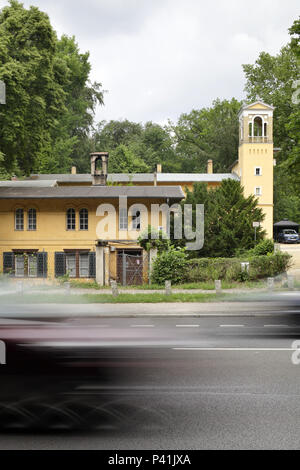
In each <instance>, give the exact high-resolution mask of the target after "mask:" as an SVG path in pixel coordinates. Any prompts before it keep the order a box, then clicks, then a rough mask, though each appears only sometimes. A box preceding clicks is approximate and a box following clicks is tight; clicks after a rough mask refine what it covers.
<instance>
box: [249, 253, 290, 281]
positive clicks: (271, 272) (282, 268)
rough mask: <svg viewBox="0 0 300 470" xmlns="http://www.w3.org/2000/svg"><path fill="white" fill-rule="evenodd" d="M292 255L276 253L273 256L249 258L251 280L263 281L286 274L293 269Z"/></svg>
mask: <svg viewBox="0 0 300 470" xmlns="http://www.w3.org/2000/svg"><path fill="white" fill-rule="evenodd" d="M291 258H292V257H291V255H289V254H288V253H281V252H276V253H274V254H273V255H272V254H270V253H269V254H268V255H263V256H253V257H251V258H249V262H250V269H249V277H250V279H252V280H253V279H261V278H266V277H273V276H277V275H278V274H282V273H284V272H286V271H287V270H288V269H289V268H290V267H291V264H292V263H291Z"/></svg>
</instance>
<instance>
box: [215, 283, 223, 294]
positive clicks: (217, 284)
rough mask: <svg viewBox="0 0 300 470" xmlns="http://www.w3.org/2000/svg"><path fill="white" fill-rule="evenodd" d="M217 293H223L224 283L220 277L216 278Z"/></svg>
mask: <svg viewBox="0 0 300 470" xmlns="http://www.w3.org/2000/svg"><path fill="white" fill-rule="evenodd" d="M215 289H216V294H222V283H221V281H220V279H217V280H215Z"/></svg>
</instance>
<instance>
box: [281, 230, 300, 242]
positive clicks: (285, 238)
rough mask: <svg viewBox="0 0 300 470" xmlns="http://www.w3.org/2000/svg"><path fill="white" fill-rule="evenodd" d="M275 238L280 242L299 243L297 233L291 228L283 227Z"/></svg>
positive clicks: (299, 239) (299, 238)
mask: <svg viewBox="0 0 300 470" xmlns="http://www.w3.org/2000/svg"><path fill="white" fill-rule="evenodd" d="M277 240H278V241H279V242H280V243H300V237H299V234H298V233H297V232H296V230H293V229H284V230H282V231H281V232H279V234H278V236H277Z"/></svg>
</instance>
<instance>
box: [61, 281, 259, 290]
mask: <svg viewBox="0 0 300 470" xmlns="http://www.w3.org/2000/svg"><path fill="white" fill-rule="evenodd" d="M70 284H71V287H72V288H80V289H97V290H100V289H101V290H105V289H106V290H107V289H110V287H109V286H99V285H98V284H97V283H96V282H80V281H71V283H70ZM265 284H266V283H265V281H246V282H228V281H222V289H244V288H259V287H265ZM118 287H119V289H122V290H130V289H135V290H164V288H165V286H163V285H158V284H142V285H137V286H122V285H119V286H118ZM172 288H173V289H202V290H215V284H214V282H189V283H182V284H177V285H175V284H174V285H173V286H172Z"/></svg>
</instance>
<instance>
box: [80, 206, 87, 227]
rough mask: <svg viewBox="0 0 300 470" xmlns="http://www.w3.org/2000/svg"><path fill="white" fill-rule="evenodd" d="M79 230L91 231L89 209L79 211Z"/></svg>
mask: <svg viewBox="0 0 300 470" xmlns="http://www.w3.org/2000/svg"><path fill="white" fill-rule="evenodd" d="M79 229H80V230H88V229H89V211H88V210H87V209H80V211H79Z"/></svg>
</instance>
